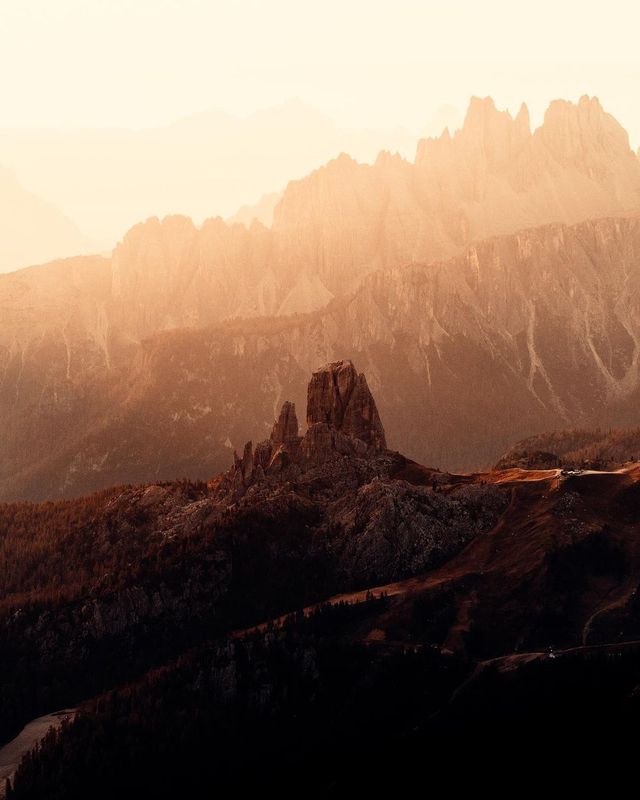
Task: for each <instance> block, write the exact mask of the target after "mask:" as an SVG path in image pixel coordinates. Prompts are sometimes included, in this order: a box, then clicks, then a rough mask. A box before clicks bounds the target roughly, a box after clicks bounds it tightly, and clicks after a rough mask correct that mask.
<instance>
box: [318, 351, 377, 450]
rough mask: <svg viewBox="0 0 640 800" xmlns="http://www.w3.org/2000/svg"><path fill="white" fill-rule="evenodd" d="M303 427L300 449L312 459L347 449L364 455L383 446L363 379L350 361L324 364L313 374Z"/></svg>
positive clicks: (371, 401) (364, 379) (371, 398)
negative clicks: (307, 428) (306, 426)
mask: <svg viewBox="0 0 640 800" xmlns="http://www.w3.org/2000/svg"><path fill="white" fill-rule="evenodd" d="M307 425H308V427H309V430H308V431H307V435H306V436H305V441H304V442H303V448H304V449H305V452H306V453H307V455H308V457H309V458H312V459H318V458H324V457H325V456H326V455H327V454H328V453H330V452H331V451H335V450H337V451H339V452H345V451H348V450H349V449H350V447H351V448H352V449H354V451H355V452H360V453H364V452H367V450H373V451H379V450H384V449H386V446H387V443H386V440H385V435H384V429H383V427H382V423H381V422H380V416H379V414H378V409H377V408H376V403H375V400H374V399H373V396H372V394H371V392H370V391H369V387H368V385H367V379H366V378H365V376H364V374H363V373H361V374H358V373H357V372H356V369H355V367H354V366H353V363H352V362H351V361H336V362H333V363H331V364H326V365H325V366H324V367H321V368H320V369H319V370H316V371H315V372H314V373H313V375H312V377H311V381H310V382H309V387H308V389H307ZM363 445H364V447H363Z"/></svg>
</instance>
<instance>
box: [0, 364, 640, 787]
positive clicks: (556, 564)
mask: <svg viewBox="0 0 640 800" xmlns="http://www.w3.org/2000/svg"><path fill="white" fill-rule="evenodd" d="M307 397H308V402H307V430H306V432H305V433H304V435H301V434H300V431H299V426H298V420H297V416H296V409H295V407H294V405H293V403H290V402H285V403H284V405H283V406H282V409H281V411H280V413H279V415H278V418H277V420H276V421H275V423H274V425H273V428H272V431H271V434H270V436H269V438H268V439H267V440H266V441H264V442H261V443H259V444H258V445H256V447H255V448H254V447H253V446H252V444H251V442H249V443H247V445H246V447H245V448H244V453H243V455H242V458H239V457H237V456H236V458H235V460H234V464H233V465H232V466H231V468H230V469H229V470H228V471H227V472H225V473H223V474H221V475H218V476H217V477H215V478H213V479H212V480H211V481H210V482H209V483H206V484H205V483H192V482H188V481H180V482H167V483H156V484H151V485H146V486H133V487H119V488H114V489H111V490H109V491H106V492H102V493H100V494H97V495H93V496H91V497H88V498H83V499H80V500H75V501H68V502H64V503H53V504H52V503H47V504H42V505H30V504H26V503H22V504H13V505H0V531H1V532H2V537H1V538H0V545H1V546H0V559H1V561H0V652H1V653H2V654H3V658H2V659H1V660H0V707H1V709H2V714H1V715H0V737H2V739H4V740H9V739H10V738H12V736H14V735H15V734H16V733H17V732H18V731H19V729H20V728H21V726H22V725H24V724H25V723H26V722H28V721H29V720H31V719H33V718H35V717H39V716H42V715H43V714H45V713H47V712H51V711H53V710H55V709H59V708H65V707H76V706H78V707H79V710H78V713H77V716H76V718H75V720H74V722H73V723H71V724H67V725H64V726H62V727H61V728H60V730H58V731H57V732H56V733H53V734H51V736H50V737H49V739H48V740H47V741H46V742H45V743H44V744H43V746H42V748H41V749H40V750H38V751H37V752H35V753H33V754H32V755H31V756H30V757H29V758H28V759H27V760H26V761H25V762H24V763H23V765H22V767H21V768H20V769H19V770H18V772H17V774H16V776H15V780H14V784H15V785H14V786H13V787H12V789H11V797H12V800H26V799H27V798H30V800H35V798H38V799H39V800H40V799H42V800H44V798H47V800H80V798H86V797H92V798H94V800H102V799H103V798H104V799H105V800H106V798H112V797H113V796H116V795H117V794H118V796H137V797H143V796H154V797H184V798H194V799H195V798H196V797H197V798H199V797H206V796H209V795H211V794H213V793H214V792H215V790H222V789H224V790H225V791H228V790H230V789H237V788H239V787H240V788H251V789H254V790H255V789H260V790H264V789H265V787H267V788H273V789H276V790H278V791H279V794H280V796H292V795H293V796H299V795H300V792H301V791H302V790H305V791H306V789H307V788H308V792H307V794H310V795H313V794H314V793H315V794H323V793H324V794H325V795H326V793H327V792H331V791H335V790H347V789H348V790H351V791H354V790H356V789H362V788H363V787H364V788H367V789H373V788H376V787H377V788H379V787H380V786H383V785H384V786H389V787H391V788H393V787H396V788H397V787H398V786H399V785H401V784H402V782H403V781H406V783H407V785H415V782H416V780H423V779H424V769H425V761H424V759H425V757H426V756H425V754H428V755H429V758H431V759H433V760H432V761H431V762H430V763H431V767H430V768H431V769H432V770H435V769H436V767H439V768H442V767H443V766H444V765H445V764H451V763H452V762H453V765H454V766H455V763H457V764H458V765H459V764H460V763H461V761H460V760H461V759H464V763H465V764H468V763H470V762H469V761H468V757H469V756H470V755H474V756H477V755H479V754H480V753H481V752H482V746H483V743H484V742H486V743H487V746H491V747H492V748H493V750H494V754H495V751H496V748H497V747H498V746H499V745H500V743H501V749H500V752H501V753H504V754H505V755H506V753H507V752H508V751H507V749H505V748H507V747H508V745H509V742H513V743H517V746H518V748H519V749H520V752H521V753H525V752H529V751H528V749H527V747H528V746H529V745H530V744H531V743H534V744H535V743H536V742H539V741H541V737H542V738H543V739H544V741H547V740H549V737H552V738H553V737H557V740H558V742H559V743H561V742H563V741H565V740H567V739H568V738H571V739H572V741H574V740H575V737H576V736H577V735H581V734H585V735H586V737H588V738H589V739H590V742H591V744H592V745H593V743H595V742H597V741H599V737H601V736H602V732H606V736H607V738H608V739H610V740H613V739H614V738H616V736H617V734H620V735H621V736H622V734H624V733H626V732H627V731H628V730H629V729H633V728H634V726H635V727H636V728H637V722H638V718H639V716H640V711H639V710H638V707H637V706H638V703H637V698H638V697H640V644H638V643H639V642H640V603H638V599H637V598H638V597H639V596H640V546H639V544H638V525H639V524H640V516H639V513H640V512H639V509H640V503H639V498H640V468H639V467H638V465H637V464H632V465H628V466H626V467H625V468H623V469H620V470H617V471H611V472H597V471H593V470H584V471H577V470H574V471H571V472H569V471H567V470H564V471H562V470H561V469H558V468H554V469H541V470H535V471H534V470H524V469H519V468H510V469H505V470H493V471H490V472H486V473H482V474H470V475H452V474H448V473H444V472H440V471H438V470H434V469H428V468H426V467H423V466H421V465H419V464H417V463H415V462H413V461H410V460H408V459H406V458H405V457H403V456H402V455H401V454H399V453H397V452H394V451H392V450H389V449H387V447H386V441H385V434H384V430H383V427H382V424H381V421H380V417H379V415H378V412H377V409H376V404H375V401H374V399H373V397H372V395H371V392H370V391H369V389H368V386H367V382H366V380H365V378H364V376H362V375H359V374H358V373H357V371H356V369H355V367H354V366H353V364H352V363H351V362H350V361H340V362H335V363H332V364H328V365H326V366H324V367H322V368H321V369H319V370H317V371H316V372H314V374H313V375H312V377H311V381H310V383H309V387H308V395H307ZM550 718H553V720H554V721H555V722H554V728H553V730H551V731H550V730H549V728H548V720H549V719H550ZM96 776H99V779H98V778H97V777H96ZM309 776H312V778H310V777H309ZM310 781H311V782H312V785H309V783H310ZM123 792H124V795H123ZM127 793H128V794H127Z"/></svg>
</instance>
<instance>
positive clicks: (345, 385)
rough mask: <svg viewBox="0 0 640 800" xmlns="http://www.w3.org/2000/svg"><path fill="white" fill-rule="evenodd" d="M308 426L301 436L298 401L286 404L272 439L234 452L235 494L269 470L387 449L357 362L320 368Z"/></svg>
mask: <svg viewBox="0 0 640 800" xmlns="http://www.w3.org/2000/svg"><path fill="white" fill-rule="evenodd" d="M307 425H308V429H307V432H306V434H305V436H304V438H301V437H300V436H299V435H298V418H297V416H296V408H295V405H294V403H291V402H289V401H288V400H287V401H286V402H285V403H284V404H283V406H282V409H281V410H280V414H279V416H278V419H277V420H276V421H275V422H274V425H273V428H272V430H271V435H270V437H269V439H267V440H266V441H264V442H260V443H259V444H258V445H256V448H255V450H254V449H253V447H252V444H251V442H247V444H246V445H245V448H244V453H243V456H242V458H240V457H239V456H238V455H235V456H234V465H233V468H232V470H231V474H230V477H231V480H232V482H233V487H234V494H235V495H236V496H239V495H241V494H242V493H243V492H244V491H245V490H246V487H248V486H249V485H251V484H254V483H256V482H257V481H260V480H262V479H263V478H264V477H265V475H269V474H271V475H273V474H277V473H282V472H283V471H284V470H287V471H288V470H289V468H295V469H297V470H298V471H299V470H304V469H305V468H307V467H309V466H313V465H318V464H321V463H324V462H327V461H330V460H331V459H334V458H336V457H340V456H356V457H360V458H366V457H369V456H374V455H375V454H377V453H380V452H382V451H384V450H386V447H387V445H386V439H385V434H384V429H383V427H382V423H381V421H380V416H379V414H378V409H377V407H376V403H375V400H374V399H373V396H372V394H371V391H370V390H369V386H368V385H367V379H366V378H365V376H364V374H362V373H360V374H358V372H357V371H356V368H355V367H354V365H353V363H352V362H351V361H335V362H333V363H331V364H326V365H325V366H323V367H321V368H320V369H318V370H316V371H315V372H314V373H313V375H312V376H311V380H310V381H309V386H308V389H307Z"/></svg>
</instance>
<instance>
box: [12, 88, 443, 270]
mask: <svg viewBox="0 0 640 800" xmlns="http://www.w3.org/2000/svg"><path fill="white" fill-rule="evenodd" d="M446 118H452V117H451V113H449V114H448V115H447V117H446ZM440 121H441V122H442V119H441V120H440ZM442 127H444V123H443V124H442ZM442 127H440V129H439V130H438V133H439V132H440V130H442ZM415 142H416V137H415V135H413V134H411V133H409V132H408V131H406V130H404V129H401V128H396V129H395V130H390V131H374V130H367V129H362V130H357V129H343V128H341V127H340V126H338V125H337V124H336V123H335V122H334V120H333V119H331V117H329V116H327V115H326V114H324V113H322V112H320V111H318V110H317V109H315V108H313V107H312V106H309V105H307V104H305V103H303V102H302V101H300V100H291V101H289V102H286V103H283V104H282V105H280V106H277V107H272V108H265V109H262V110H260V111H257V112H255V113H253V114H251V115H248V116H246V117H238V116H233V115H231V114H228V113H225V112H223V111H220V110H216V109H209V110H206V111H202V112H200V113H197V114H192V115H191V116H188V117H184V118H181V119H177V120H175V121H172V122H170V123H168V124H164V125H159V126H157V127H153V128H143V129H139V130H135V129H127V128H115V127H104V128H79V129H78V128H76V129H64V128H61V129H47V128H19V129H8V128H5V129H0V154H1V155H0V161H2V163H4V164H5V165H6V166H8V167H10V168H11V169H13V170H14V171H15V172H16V174H17V175H18V176H19V177H20V179H21V180H22V181H23V182H24V183H25V185H27V186H28V187H29V188H30V189H31V190H32V191H33V192H35V193H36V194H38V195H40V196H42V197H46V198H48V199H50V200H52V201H53V202H54V203H55V204H56V205H57V206H58V207H59V208H61V209H63V210H64V212H65V213H66V214H67V215H68V216H69V217H70V218H71V219H73V220H74V222H75V223H76V224H77V225H78V227H79V228H80V229H81V230H82V231H83V232H85V233H86V234H87V236H89V237H90V238H91V239H92V240H93V241H94V242H97V246H98V247H99V249H100V250H101V251H102V250H104V251H106V250H111V248H112V247H113V246H114V244H115V243H116V242H117V241H118V239H119V238H120V237H121V236H122V233H123V232H124V231H125V230H126V229H127V228H129V227H131V225H133V224H134V223H136V222H138V221H139V220H141V219H146V218H148V217H149V216H152V215H158V216H165V215H167V214H175V213H182V214H187V215H189V216H191V217H193V218H194V219H196V220H198V221H199V222H200V221H201V220H203V219H205V218H206V217H209V216H211V215H214V214H219V215H221V216H224V217H230V216H232V215H233V214H234V213H235V212H236V210H237V209H239V208H240V207H241V206H243V205H245V204H246V203H248V202H255V201H257V200H258V198H260V197H261V196H262V195H264V194H266V193H270V192H280V191H282V190H283V189H284V187H285V186H286V184H287V182H288V181H289V180H290V179H291V178H292V177H302V176H303V175H305V174H307V173H308V172H309V171H310V170H312V169H314V168H315V167H317V166H318V165H319V164H322V163H324V162H325V161H327V160H328V159H329V158H331V157H332V156H334V155H335V154H336V153H339V152H340V151H341V150H346V151H347V152H351V153H353V154H354V155H355V156H356V157H358V158H360V159H362V160H365V161H368V160H371V159H372V158H375V155H376V153H377V151H378V150H379V149H380V148H388V149H391V150H394V151H395V150H399V151H400V152H403V153H412V152H413V151H414V150H415ZM76 252H78V251H77V250H73V249H68V250H65V251H61V252H60V253H59V255H62V256H70V255H74V254H75V253H76ZM24 263H25V262H24V261H21V262H20V264H14V265H12V266H13V268H14V269H15V268H16V267H17V266H22V265H23V264H24ZM32 263H35V262H32Z"/></svg>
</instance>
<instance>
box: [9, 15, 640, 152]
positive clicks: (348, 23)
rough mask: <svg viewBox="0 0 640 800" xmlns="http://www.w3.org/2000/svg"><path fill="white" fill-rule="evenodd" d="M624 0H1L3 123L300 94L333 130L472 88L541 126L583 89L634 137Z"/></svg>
mask: <svg viewBox="0 0 640 800" xmlns="http://www.w3.org/2000/svg"><path fill="white" fill-rule="evenodd" d="M639 23H640V6H639V5H638V4H637V2H630V1H629V0H626V2H625V1H622V0H609V2H607V3H603V2H592V1H589V0H586V2H585V0H582V2H575V1H574V0H562V2H560V0H555V1H554V2H549V1H548V0H535V1H534V0H531V1H530V2H527V3H524V2H513V0H512V2H505V1H504V0H483V2H475V1H474V0H466V1H462V0H447V2H441V1H440V0H422V2H419V1H418V0H392V1H391V0H368V2H364V1H363V0H339V1H338V0H323V2H319V0H313V1H312V2H310V1H309V0H235V1H234V0H225V2H221V0H0V74H2V76H3V80H2V102H1V103H0V127H20V126H24V125H30V126H31V125H43V126H54V127H57V126H74V125H85V126H108V125H116V126H125V127H146V126H155V125H159V124H162V123H165V122H169V121H171V120H174V119H176V118H178V117H181V116H184V115H188V114H191V113H193V112H196V111H200V110H202V109H207V108H219V109H221V110H224V111H228V112H231V113H233V114H241V115H242V114H250V113H252V112H254V111H256V110H257V109H261V108H265V107H269V106H272V105H276V104H278V103H282V102H283V101H285V100H287V99H289V98H293V97H296V98H301V99H302V100H303V101H305V102H306V103H309V104H311V105H313V106H315V107H317V108H319V109H321V110H322V111H324V112H326V113H328V114H329V115H331V116H332V117H333V118H334V119H335V120H336V121H337V122H338V123H339V124H341V125H343V126H352V127H356V126H357V127H372V128H376V129H383V128H387V129H388V128H394V127H395V126H400V125H401V126H405V127H407V128H408V129H409V130H411V131H412V132H416V133H418V132H420V130H421V128H423V127H424V125H425V124H426V122H427V121H428V120H429V119H430V118H431V117H432V116H433V115H434V113H435V112H436V110H437V109H438V107H439V106H441V105H442V104H451V105H454V106H455V107H456V108H457V109H458V110H459V111H461V112H463V111H464V110H465V108H466V104H467V102H468V98H469V96H470V95H472V94H476V95H487V94H490V95H491V96H493V97H494V99H495V100H496V103H497V105H498V106H499V107H501V108H509V109H511V110H512V111H514V112H515V111H517V108H518V106H519V104H520V102H521V101H522V100H525V101H526V102H527V103H528V104H529V107H530V110H531V112H532V118H533V120H532V121H533V122H534V124H535V123H538V122H539V121H540V118H541V115H542V113H543V110H544V108H545V107H546V105H547V103H548V101H549V100H551V99H553V98H555V97H565V98H567V99H577V98H578V97H579V96H580V95H581V94H584V93H588V94H596V95H598V96H599V97H600V99H601V101H602V103H603V105H604V106H605V108H606V109H607V110H609V111H611V112H612V113H613V114H614V115H615V116H616V117H618V119H619V120H620V121H621V122H622V124H623V125H625V127H627V129H628V130H629V132H630V135H631V141H632V144H633V145H634V146H636V147H637V146H638V144H640V103H638V101H637V90H638V86H639V85H640V56H639V55H638V53H639V51H640V50H639V48H638V30H640V24H639Z"/></svg>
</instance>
